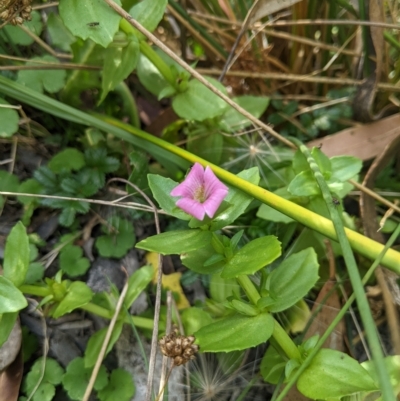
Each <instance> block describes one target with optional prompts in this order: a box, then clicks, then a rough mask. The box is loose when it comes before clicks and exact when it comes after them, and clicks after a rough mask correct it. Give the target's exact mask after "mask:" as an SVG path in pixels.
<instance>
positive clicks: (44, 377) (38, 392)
mask: <svg viewBox="0 0 400 401" xmlns="http://www.w3.org/2000/svg"><path fill="white" fill-rule="evenodd" d="M43 364H45V365H44V366H43ZM63 373H64V372H63V369H62V367H61V366H60V365H59V364H58V362H57V361H56V360H55V359H52V358H46V359H45V360H44V358H43V357H40V358H38V359H36V361H35V363H34V364H33V366H32V368H31V370H30V371H29V373H28V374H27V375H26V377H25V380H24V384H23V390H24V392H25V394H27V395H30V394H31V393H32V392H33V391H34V390H35V394H34V395H33V397H32V400H33V401H50V400H52V399H53V397H54V394H55V392H56V389H55V386H57V385H58V384H60V383H61V379H62V376H63ZM38 383H39V386H38V387H36V386H37V384H38Z"/></svg>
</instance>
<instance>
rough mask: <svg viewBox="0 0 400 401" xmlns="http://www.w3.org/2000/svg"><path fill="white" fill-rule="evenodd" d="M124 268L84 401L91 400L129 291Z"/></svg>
mask: <svg viewBox="0 0 400 401" xmlns="http://www.w3.org/2000/svg"><path fill="white" fill-rule="evenodd" d="M122 270H123V271H124V273H125V275H126V280H125V284H124V288H123V289H122V291H121V295H120V296H119V298H118V303H117V306H116V308H115V312H114V315H113V317H112V319H111V322H110V325H109V326H108V330H107V333H106V337H105V338H104V341H103V344H102V346H101V350H100V352H99V355H98V357H97V360H96V364H95V365H94V368H93V371H92V374H91V376H90V380H89V384H88V385H87V387H86V391H85V394H84V396H83V398H82V401H88V400H89V397H90V393H91V392H92V389H93V386H94V382H95V381H96V378H97V375H98V373H99V370H100V367H101V363H102V362H103V358H104V355H105V353H106V351H107V347H108V343H109V341H110V338H111V335H112V332H113V329H114V326H115V323H116V322H117V319H118V315H119V312H120V310H121V308H122V304H123V302H124V299H125V295H126V293H127V291H128V274H127V272H126V270H125V268H124V267H123V266H122Z"/></svg>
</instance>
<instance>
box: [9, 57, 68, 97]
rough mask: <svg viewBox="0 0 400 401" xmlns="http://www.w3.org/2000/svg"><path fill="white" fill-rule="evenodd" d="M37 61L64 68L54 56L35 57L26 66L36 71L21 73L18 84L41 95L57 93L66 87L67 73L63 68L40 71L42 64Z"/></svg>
mask: <svg viewBox="0 0 400 401" xmlns="http://www.w3.org/2000/svg"><path fill="white" fill-rule="evenodd" d="M35 61H39V62H40V63H41V64H42V65H43V64H44V65H46V64H48V63H51V64H58V65H59V67H62V64H60V62H59V61H58V59H56V58H55V57H53V56H47V55H46V56H43V57H34V58H32V59H31V60H30V61H28V62H27V63H26V65H31V66H35V69H32V70H21V71H19V72H18V78H17V82H19V83H21V84H23V85H25V86H27V87H28V88H31V89H33V90H35V91H37V92H39V93H43V92H44V91H47V92H49V93H55V92H58V91H59V90H61V89H62V88H63V87H64V85H65V78H66V76H67V73H66V71H65V70H63V69H61V68H57V69H54V70H42V69H40V64H39V63H35Z"/></svg>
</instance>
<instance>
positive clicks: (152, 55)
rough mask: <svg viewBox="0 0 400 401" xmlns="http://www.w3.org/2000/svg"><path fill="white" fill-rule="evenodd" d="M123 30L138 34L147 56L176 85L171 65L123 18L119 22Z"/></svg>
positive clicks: (142, 50)
mask: <svg viewBox="0 0 400 401" xmlns="http://www.w3.org/2000/svg"><path fill="white" fill-rule="evenodd" d="M119 27H120V28H121V30H122V31H123V32H125V33H133V34H134V35H136V36H138V39H139V47H140V51H141V52H142V54H143V55H144V56H146V57H147V58H148V59H149V60H150V61H151V62H152V63H153V64H154V65H155V67H156V68H157V69H158V71H159V72H160V74H161V75H162V76H163V77H164V79H165V80H166V81H168V82H169V84H170V85H172V86H173V87H175V84H176V82H175V77H174V74H173V73H172V71H171V68H170V67H169V65H168V64H167V63H166V62H165V61H164V60H163V59H162V58H161V57H160V56H159V55H158V54H157V53H156V52H155V51H154V50H153V48H152V47H151V46H150V45H149V44H148V43H147V42H146V41H145V40H143V39H142V38H141V34H140V33H139V32H138V31H137V30H136V29H135V28H134V27H133V26H132V25H131V24H130V23H129V22H128V21H127V20H125V19H121V22H120V24H119Z"/></svg>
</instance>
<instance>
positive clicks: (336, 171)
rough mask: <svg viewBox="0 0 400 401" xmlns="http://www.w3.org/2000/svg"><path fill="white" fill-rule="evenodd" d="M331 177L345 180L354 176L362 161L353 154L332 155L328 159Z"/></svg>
mask: <svg viewBox="0 0 400 401" xmlns="http://www.w3.org/2000/svg"><path fill="white" fill-rule="evenodd" d="M330 161H331V165H332V174H333V176H332V178H336V179H337V180H338V181H340V182H345V181H347V180H350V179H351V178H354V176H355V175H356V174H358V173H359V172H360V171H361V169H362V161H361V160H360V159H358V158H356V157H353V156H334V157H332V158H331V159H330Z"/></svg>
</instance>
